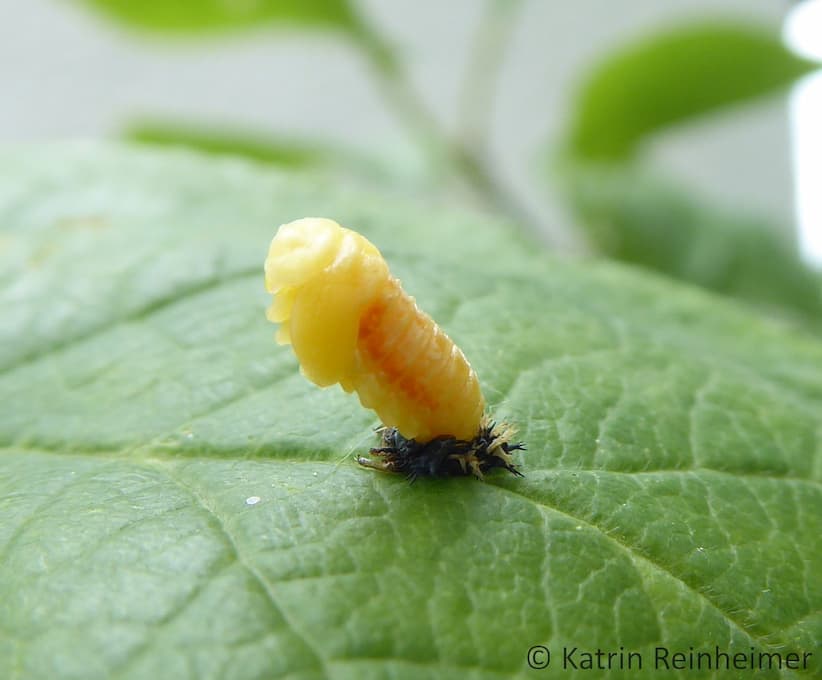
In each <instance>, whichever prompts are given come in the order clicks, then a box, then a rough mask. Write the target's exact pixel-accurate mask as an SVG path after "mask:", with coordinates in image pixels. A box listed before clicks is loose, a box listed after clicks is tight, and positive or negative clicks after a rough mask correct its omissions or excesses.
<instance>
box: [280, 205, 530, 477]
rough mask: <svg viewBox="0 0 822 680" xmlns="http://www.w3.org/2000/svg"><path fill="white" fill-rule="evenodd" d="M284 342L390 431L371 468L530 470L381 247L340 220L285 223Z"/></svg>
mask: <svg viewBox="0 0 822 680" xmlns="http://www.w3.org/2000/svg"><path fill="white" fill-rule="evenodd" d="M265 282H266V288H267V290H268V292H269V293H272V294H273V295H274V300H273V302H272V304H271V306H270V307H269V309H268V312H267V317H268V319H269V320H270V321H273V322H275V323H279V324H280V327H279V329H278V331H277V335H276V338H277V342H278V343H280V344H290V345H291V346H292V347H293V349H294V353H295V354H296V355H297V359H298V360H299V362H300V368H301V370H302V372H303V374H304V375H305V376H306V377H307V378H308V379H309V380H311V381H312V382H314V383H316V384H317V385H319V386H321V387H326V386H329V385H333V384H335V383H339V384H340V385H341V386H342V388H343V389H344V390H345V391H346V392H356V393H357V395H358V396H359V399H360V402H361V403H362V405H363V406H365V407H366V408H370V409H373V410H374V411H376V413H377V415H378V416H379V417H380V420H382V422H383V424H384V426H385V427H383V428H381V430H380V432H381V446H379V447H377V448H374V449H371V454H373V455H375V456H377V458H370V457H366V456H360V457H359V458H358V459H357V460H358V462H359V463H360V464H362V465H364V466H366V467H372V468H377V469H380V470H387V471H393V472H400V473H404V474H406V475H408V476H409V477H412V478H414V477H417V476H421V475H428V476H439V475H443V476H445V475H462V474H473V475H475V476H477V477H482V473H483V472H486V471H487V470H490V469H492V468H495V467H502V468H505V469H507V470H509V471H511V472H513V473H514V474H520V473H519V472H518V471H517V470H516V468H515V467H514V465H513V463H512V461H511V455H510V452H511V451H512V450H515V449H522V448H524V447H523V446H522V445H521V444H514V443H512V442H511V437H512V436H513V433H514V432H513V428H512V427H510V426H509V425H505V424H501V425H499V426H497V425H496V424H495V423H493V422H492V421H490V419H488V418H487V417H486V416H485V415H484V412H485V400H484V399H483V396H482V391H481V389H480V385H479V380H478V379H477V375H476V373H475V372H474V370H473V369H472V368H471V365H470V364H469V363H468V360H467V359H466V358H465V355H463V353H462V352H461V351H460V349H459V348H458V347H457V346H456V345H455V344H454V343H453V342H452V341H451V339H450V338H449V337H448V336H447V335H446V334H445V333H443V331H442V330H440V328H439V327H438V326H437V324H436V323H434V321H433V320H432V319H431V317H429V316H428V315H427V314H425V313H423V312H422V311H421V310H420V309H419V308H418V307H417V304H416V302H415V301H414V298H412V297H410V296H409V295H408V294H407V293H406V292H405V291H404V290H403V289H402V287H401V285H400V282H399V281H398V280H397V279H396V278H394V277H393V276H391V273H390V272H389V270H388V265H387V264H386V262H385V260H384V259H383V257H382V255H381V254H380V252H379V250H377V248H376V247H374V245H373V244H372V243H371V242H370V241H368V240H367V239H366V238H364V237H363V236H361V235H360V234H358V233H357V232H355V231H351V230H350V229H345V228H343V227H341V226H340V225H339V224H337V223H336V222H334V221H333V220H328V219H322V218H311V217H307V218H304V219H301V220H296V221H295V222H291V223H289V224H284V225H282V226H281V227H280V228H279V230H278V231H277V234H276V235H275V237H274V239H273V240H272V242H271V247H270V248H269V251H268V257H267V258H266V261H265Z"/></svg>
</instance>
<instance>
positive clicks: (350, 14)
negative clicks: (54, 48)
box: [81, 0, 360, 33]
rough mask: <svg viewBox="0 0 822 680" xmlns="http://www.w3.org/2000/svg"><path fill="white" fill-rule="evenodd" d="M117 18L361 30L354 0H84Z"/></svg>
mask: <svg viewBox="0 0 822 680" xmlns="http://www.w3.org/2000/svg"><path fill="white" fill-rule="evenodd" d="M81 1H82V2H84V3H85V4H87V5H90V6H92V7H94V8H95V9H98V10H100V11H101V12H102V13H104V14H106V15H108V16H110V17H111V18H113V19H116V20H117V21H120V22H122V23H124V24H126V25H129V26H133V27H136V28H142V29H148V30H151V31H159V32H164V33H202V32H220V31H226V30H236V29H242V28H249V27H254V26H258V25H262V24H289V25H295V26H305V27H315V28H329V29H341V30H344V31H353V32H357V31H358V30H359V28H360V22H359V18H358V15H357V14H356V12H355V10H354V8H353V7H352V5H351V3H350V2H349V0H236V1H226V0H140V1H139V2H134V1H133V0H81Z"/></svg>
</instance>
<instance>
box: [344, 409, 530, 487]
mask: <svg viewBox="0 0 822 680" xmlns="http://www.w3.org/2000/svg"><path fill="white" fill-rule="evenodd" d="M495 428H496V423H493V422H492V423H489V424H488V425H485V426H483V427H481V428H480V431H479V433H478V434H477V436H476V437H475V438H474V439H473V440H471V441H465V440H462V439H456V438H454V437H449V436H444V437H436V438H435V439H432V440H431V441H430V442H426V443H424V444H420V443H419V442H417V441H416V440H415V439H406V438H405V437H403V436H402V435H401V434H400V433H399V431H398V430H397V429H396V428H393V427H386V428H381V429H380V438H381V443H382V446H379V447H376V448H373V449H371V451H370V453H371V454H372V455H375V456H380V457H381V458H382V461H380V463H379V464H378V465H374V464H373V462H372V463H371V464H369V463H368V462H366V461H368V460H369V459H362V458H361V459H360V461H359V462H360V463H361V464H363V465H367V466H368V467H376V468H379V469H382V470H386V471H389V472H397V473H399V474H403V475H405V476H406V477H407V478H408V479H409V480H410V481H412V482H413V481H414V480H415V479H417V477H465V476H469V475H472V474H474V475H475V476H477V475H476V472H475V470H476V468H478V469H479V472H480V475H479V476H481V475H482V474H484V473H486V472H489V471H490V470H493V469H494V468H504V469H506V470H508V471H509V472H511V473H513V474H515V475H517V476H519V477H522V476H523V475H522V473H521V472H520V471H519V470H517V468H516V467H515V466H514V465H512V464H511V463H509V462H507V461H506V460H505V459H504V458H502V457H501V456H499V455H497V454H496V453H495V452H493V451H492V444H493V443H494V440H495V439H496V438H497V436H496V435H495V433H494V430H495ZM498 446H499V448H502V450H503V451H504V452H505V453H506V454H508V453H510V452H511V451H517V450H519V451H523V450H525V445H524V444H523V443H522V442H518V443H515V444H512V443H509V442H507V441H503V442H501V443H500V444H498ZM471 460H474V461H475V463H476V465H475V466H473V467H472V466H471V465H470V464H469V461H471Z"/></svg>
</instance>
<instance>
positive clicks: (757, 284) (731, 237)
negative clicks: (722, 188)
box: [553, 23, 822, 329]
mask: <svg viewBox="0 0 822 680" xmlns="http://www.w3.org/2000/svg"><path fill="white" fill-rule="evenodd" d="M816 67H818V65H817V64H814V63H813V62H809V61H807V60H804V59H800V58H799V57H797V56H795V55H794V54H792V53H791V52H790V51H788V50H787V48H785V47H784V45H783V44H782V42H781V41H780V40H779V38H778V36H776V35H773V34H772V33H771V32H769V31H766V30H765V29H762V28H758V27H755V26H745V25H743V24H731V23H698V24H694V25H689V26H685V27H680V28H676V29H673V30H671V31H668V32H661V33H657V34H654V35H651V36H649V37H647V38H642V39H639V40H637V41H636V42H634V43H631V44H629V45H627V46H625V47H623V48H620V49H618V50H616V51H615V52H614V53H611V54H609V55H606V56H605V57H603V59H602V61H601V62H600V63H599V64H598V65H597V66H595V67H593V68H592V70H591V71H590V72H589V74H588V75H587V76H586V77H584V78H583V79H582V82H581V85H580V88H579V92H578V93H577V95H576V98H575V100H574V103H573V111H572V114H571V123H570V128H569V132H568V137H567V140H566V143H565V146H564V147H563V150H562V152H561V153H560V156H561V158H560V160H559V161H558V162H557V163H556V164H555V165H554V166H553V167H554V170H555V176H556V177H558V179H559V181H560V183H561V184H562V186H563V187H564V190H565V192H566V198H567V200H568V202H569V204H570V205H571V207H572V208H573V210H574V212H575V214H576V216H577V219H578V221H579V223H580V224H581V225H582V226H583V227H584V229H585V233H586V235H587V237H588V240H589V242H590V244H591V245H592V246H593V247H594V248H595V249H596V251H597V252H599V253H601V254H603V255H607V256H608V257H612V258H615V259H618V260H622V261H624V262H629V263H631V264H636V265H640V266H643V267H647V268H649V269H653V270H656V271H659V272H662V273H664V274H667V275H668V276H672V277H674V278H678V279H682V280H685V281H689V282H691V283H694V284H697V285H700V286H703V287H705V288H709V289H711V290H714V291H717V292H719V293H723V294H725V295H732V296H735V297H739V298H741V299H743V300H746V301H748V302H751V303H753V304H755V305H757V306H759V307H764V308H767V309H769V310H770V311H772V312H774V311H775V312H777V313H779V312H780V310H784V311H785V312H786V313H788V314H789V315H794V316H799V317H801V318H803V319H804V322H805V323H810V324H811V325H813V326H814V327H816V328H817V329H819V322H820V320H821V319H822V277H820V276H819V274H818V273H817V272H815V271H813V270H812V269H811V268H809V267H808V266H807V265H806V264H805V263H804V262H803V261H802V260H801V259H800V257H799V252H798V250H797V246H796V243H795V241H794V240H793V239H792V238H791V237H790V235H789V232H788V231H787V230H786V229H785V228H784V227H783V226H782V225H777V224H769V223H768V220H767V219H764V218H757V217H755V216H753V215H751V214H750V213H749V212H748V211H739V210H738V209H737V212H736V213H735V212H734V209H732V208H730V207H715V206H709V205H706V204H705V201H704V200H703V199H700V198H699V197H696V196H693V195H692V194H690V193H689V192H688V191H687V190H686V189H684V188H680V187H677V186H676V185H675V184H674V180H673V179H672V178H670V179H668V180H666V179H664V171H662V173H661V174H662V177H660V169H659V168H651V167H647V165H645V164H643V162H642V158H641V155H638V152H639V151H640V147H641V144H642V143H643V142H645V141H647V140H648V138H649V137H650V136H652V135H654V134H657V133H660V132H663V131H665V130H667V129H669V128H670V127H671V126H674V125H682V124H685V123H688V122H690V121H692V120H693V119H695V118H698V117H701V116H705V115H707V114H710V113H713V112H716V111H719V110H722V109H725V108H727V107H729V106H734V105H735V106H738V105H741V104H745V103H748V102H750V101H752V100H754V99H757V98H760V97H763V96H765V95H768V94H772V93H774V92H778V91H780V90H784V89H785V88H786V87H787V86H788V85H790V84H791V83H792V82H794V81H795V80H796V79H797V78H798V77H800V76H802V75H804V74H806V73H808V72H809V71H810V70H812V69H813V68H816Z"/></svg>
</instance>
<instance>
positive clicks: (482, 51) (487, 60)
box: [459, 0, 522, 153]
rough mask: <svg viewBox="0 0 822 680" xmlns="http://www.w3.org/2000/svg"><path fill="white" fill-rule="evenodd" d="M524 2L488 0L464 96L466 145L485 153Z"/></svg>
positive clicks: (462, 117) (463, 135) (462, 116)
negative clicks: (499, 90)
mask: <svg viewBox="0 0 822 680" xmlns="http://www.w3.org/2000/svg"><path fill="white" fill-rule="evenodd" d="M521 7H522V0H487V4H486V7H485V11H484V12H483V13H482V17H481V18H480V22H479V25H478V26H477V30H476V33H475V35H474V41H473V47H472V49H471V53H470V55H469V59H468V66H467V69H466V73H465V77H464V79H463V88H462V92H461V93H460V116H459V120H460V135H461V138H462V140H463V144H464V145H465V146H467V147H470V148H474V149H478V150H479V151H480V152H481V153H484V152H485V150H486V148H487V145H488V139H489V137H490V134H489V131H490V129H491V120H492V114H493V111H494V103H495V101H496V95H497V88H498V86H499V76H500V71H501V70H502V64H503V62H504V60H505V54H506V52H507V51H508V47H509V44H510V41H511V36H512V35H513V32H514V27H515V26H516V19H517V15H518V12H519V10H520V8H521Z"/></svg>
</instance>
